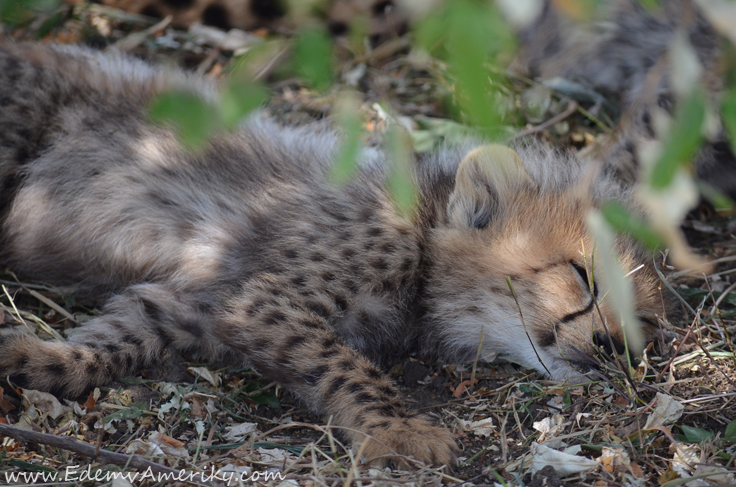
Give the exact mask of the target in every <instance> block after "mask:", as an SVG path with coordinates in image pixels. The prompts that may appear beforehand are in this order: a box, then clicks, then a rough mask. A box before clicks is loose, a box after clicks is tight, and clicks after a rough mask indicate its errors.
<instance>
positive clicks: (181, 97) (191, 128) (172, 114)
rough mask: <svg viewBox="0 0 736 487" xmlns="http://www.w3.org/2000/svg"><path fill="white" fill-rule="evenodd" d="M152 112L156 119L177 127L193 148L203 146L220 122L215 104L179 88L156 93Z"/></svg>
mask: <svg viewBox="0 0 736 487" xmlns="http://www.w3.org/2000/svg"><path fill="white" fill-rule="evenodd" d="M149 116H150V117H151V119H152V120H153V121H154V122H157V123H166V124H171V125H173V126H174V127H176V129H177V130H178V132H179V136H180V137H181V139H182V142H184V144H185V145H186V146H188V147H190V148H193V149H196V148H198V147H201V146H202V145H203V144H204V143H205V142H206V141H207V138H208V137H209V136H210V135H211V133H212V132H213V131H214V130H215V128H217V127H218V125H219V118H218V116H217V110H216V109H215V108H214V107H212V106H210V105H208V104H207V103H205V102H204V100H202V99H201V98H199V97H197V96H195V95H193V94H191V93H183V92H176V91H170V92H167V93H163V94H161V95H159V96H157V97H156V98H155V99H154V100H153V102H152V103H151V106H150V110H149Z"/></svg>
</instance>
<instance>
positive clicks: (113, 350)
mask: <svg viewBox="0 0 736 487" xmlns="http://www.w3.org/2000/svg"><path fill="white" fill-rule="evenodd" d="M103 346H104V347H105V350H107V351H108V352H109V353H112V354H115V353H118V352H119V351H120V347H118V346H117V345H115V344H114V343H105V344H104V345H103Z"/></svg>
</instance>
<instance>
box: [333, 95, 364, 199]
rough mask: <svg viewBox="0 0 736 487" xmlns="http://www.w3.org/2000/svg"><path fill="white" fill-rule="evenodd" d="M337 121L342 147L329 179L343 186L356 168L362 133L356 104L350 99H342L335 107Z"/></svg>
mask: <svg viewBox="0 0 736 487" xmlns="http://www.w3.org/2000/svg"><path fill="white" fill-rule="evenodd" d="M336 112H337V120H338V124H339V127H340V128H341V129H342V145H341V146H340V149H339V152H338V153H337V158H336V160H335V163H334V164H333V165H332V167H331V168H330V173H329V179H330V181H332V182H333V183H335V184H338V185H340V184H345V183H346V182H347V181H348V180H349V179H350V178H351V177H352V176H353V174H355V171H356V169H357V168H358V154H359V152H360V138H361V135H362V133H363V130H362V126H361V121H360V117H359V116H358V104H357V102H356V101H355V100H354V99H352V98H343V99H341V100H340V101H338V103H337V106H336Z"/></svg>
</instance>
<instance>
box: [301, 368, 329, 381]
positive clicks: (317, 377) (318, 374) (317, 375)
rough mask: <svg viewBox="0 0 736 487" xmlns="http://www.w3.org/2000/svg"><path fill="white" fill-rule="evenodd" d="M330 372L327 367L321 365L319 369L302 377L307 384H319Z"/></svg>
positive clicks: (314, 369)
mask: <svg viewBox="0 0 736 487" xmlns="http://www.w3.org/2000/svg"><path fill="white" fill-rule="evenodd" d="M328 370H330V369H329V367H327V366H326V365H320V366H318V367H315V368H313V369H311V370H310V371H309V372H307V373H306V374H304V376H303V377H302V380H303V381H304V382H306V383H307V384H317V383H318V382H320V381H321V380H322V379H323V378H324V376H325V374H326V373H327V371H328Z"/></svg>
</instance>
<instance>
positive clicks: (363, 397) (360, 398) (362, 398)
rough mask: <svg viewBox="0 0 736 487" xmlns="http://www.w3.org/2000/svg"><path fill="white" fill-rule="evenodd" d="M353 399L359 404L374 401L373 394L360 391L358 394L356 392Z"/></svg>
mask: <svg viewBox="0 0 736 487" xmlns="http://www.w3.org/2000/svg"><path fill="white" fill-rule="evenodd" d="M355 401H356V402H359V403H361V404H366V403H369V402H375V401H376V398H375V397H374V396H372V395H370V394H368V393H367V392H361V393H360V394H358V395H357V396H355Z"/></svg>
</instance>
